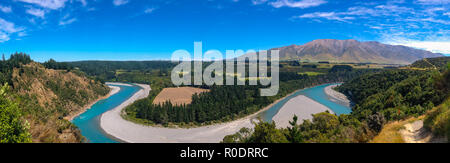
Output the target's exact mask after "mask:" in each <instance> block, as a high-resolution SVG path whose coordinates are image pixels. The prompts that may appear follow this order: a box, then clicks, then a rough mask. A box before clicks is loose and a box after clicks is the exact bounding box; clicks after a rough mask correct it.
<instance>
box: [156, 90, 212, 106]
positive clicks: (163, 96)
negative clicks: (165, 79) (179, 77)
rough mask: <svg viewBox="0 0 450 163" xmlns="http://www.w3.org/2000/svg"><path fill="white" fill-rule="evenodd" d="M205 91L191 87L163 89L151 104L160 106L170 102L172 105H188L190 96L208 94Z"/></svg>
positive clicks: (190, 99)
mask: <svg viewBox="0 0 450 163" xmlns="http://www.w3.org/2000/svg"><path fill="white" fill-rule="evenodd" d="M208 91H209V90H207V89H200V88H193V87H179V88H164V89H163V90H162V91H161V92H160V93H159V94H158V96H156V97H155V100H153V104H161V103H164V102H166V101H170V102H171V103H172V104H173V105H183V104H190V103H191V102H192V95H194V94H200V93H203V92H208Z"/></svg>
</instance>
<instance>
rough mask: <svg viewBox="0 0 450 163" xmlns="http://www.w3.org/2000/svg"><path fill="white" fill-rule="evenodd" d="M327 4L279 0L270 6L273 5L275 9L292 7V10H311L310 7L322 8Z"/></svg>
mask: <svg viewBox="0 0 450 163" xmlns="http://www.w3.org/2000/svg"><path fill="white" fill-rule="evenodd" d="M325 3H327V1H325V0H300V1H295V0H277V1H275V2H271V3H270V5H272V6H273V7H275V8H280V7H291V8H310V7H316V6H320V5H322V4H325Z"/></svg>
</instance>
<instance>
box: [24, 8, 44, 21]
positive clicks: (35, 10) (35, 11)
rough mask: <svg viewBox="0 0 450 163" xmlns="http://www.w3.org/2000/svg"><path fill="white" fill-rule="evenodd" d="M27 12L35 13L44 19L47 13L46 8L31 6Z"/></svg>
mask: <svg viewBox="0 0 450 163" xmlns="http://www.w3.org/2000/svg"><path fill="white" fill-rule="evenodd" d="M25 12H26V13H28V14H30V15H33V16H36V17H39V18H42V19H44V18H45V14H46V11H45V10H42V9H37V8H32V7H31V8H28V9H27V10H26V11H25Z"/></svg>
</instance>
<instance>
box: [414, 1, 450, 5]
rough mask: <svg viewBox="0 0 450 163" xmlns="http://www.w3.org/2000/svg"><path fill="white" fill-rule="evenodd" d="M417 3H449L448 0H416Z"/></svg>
mask: <svg viewBox="0 0 450 163" xmlns="http://www.w3.org/2000/svg"><path fill="white" fill-rule="evenodd" d="M416 2H417V3H419V4H423V5H445V4H450V0H417V1H416Z"/></svg>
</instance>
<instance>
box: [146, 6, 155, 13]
mask: <svg viewBox="0 0 450 163" xmlns="http://www.w3.org/2000/svg"><path fill="white" fill-rule="evenodd" d="M155 10H156V8H154V7H151V8H146V9H145V10H144V13H145V14H150V13H152V12H153V11H155Z"/></svg>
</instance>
